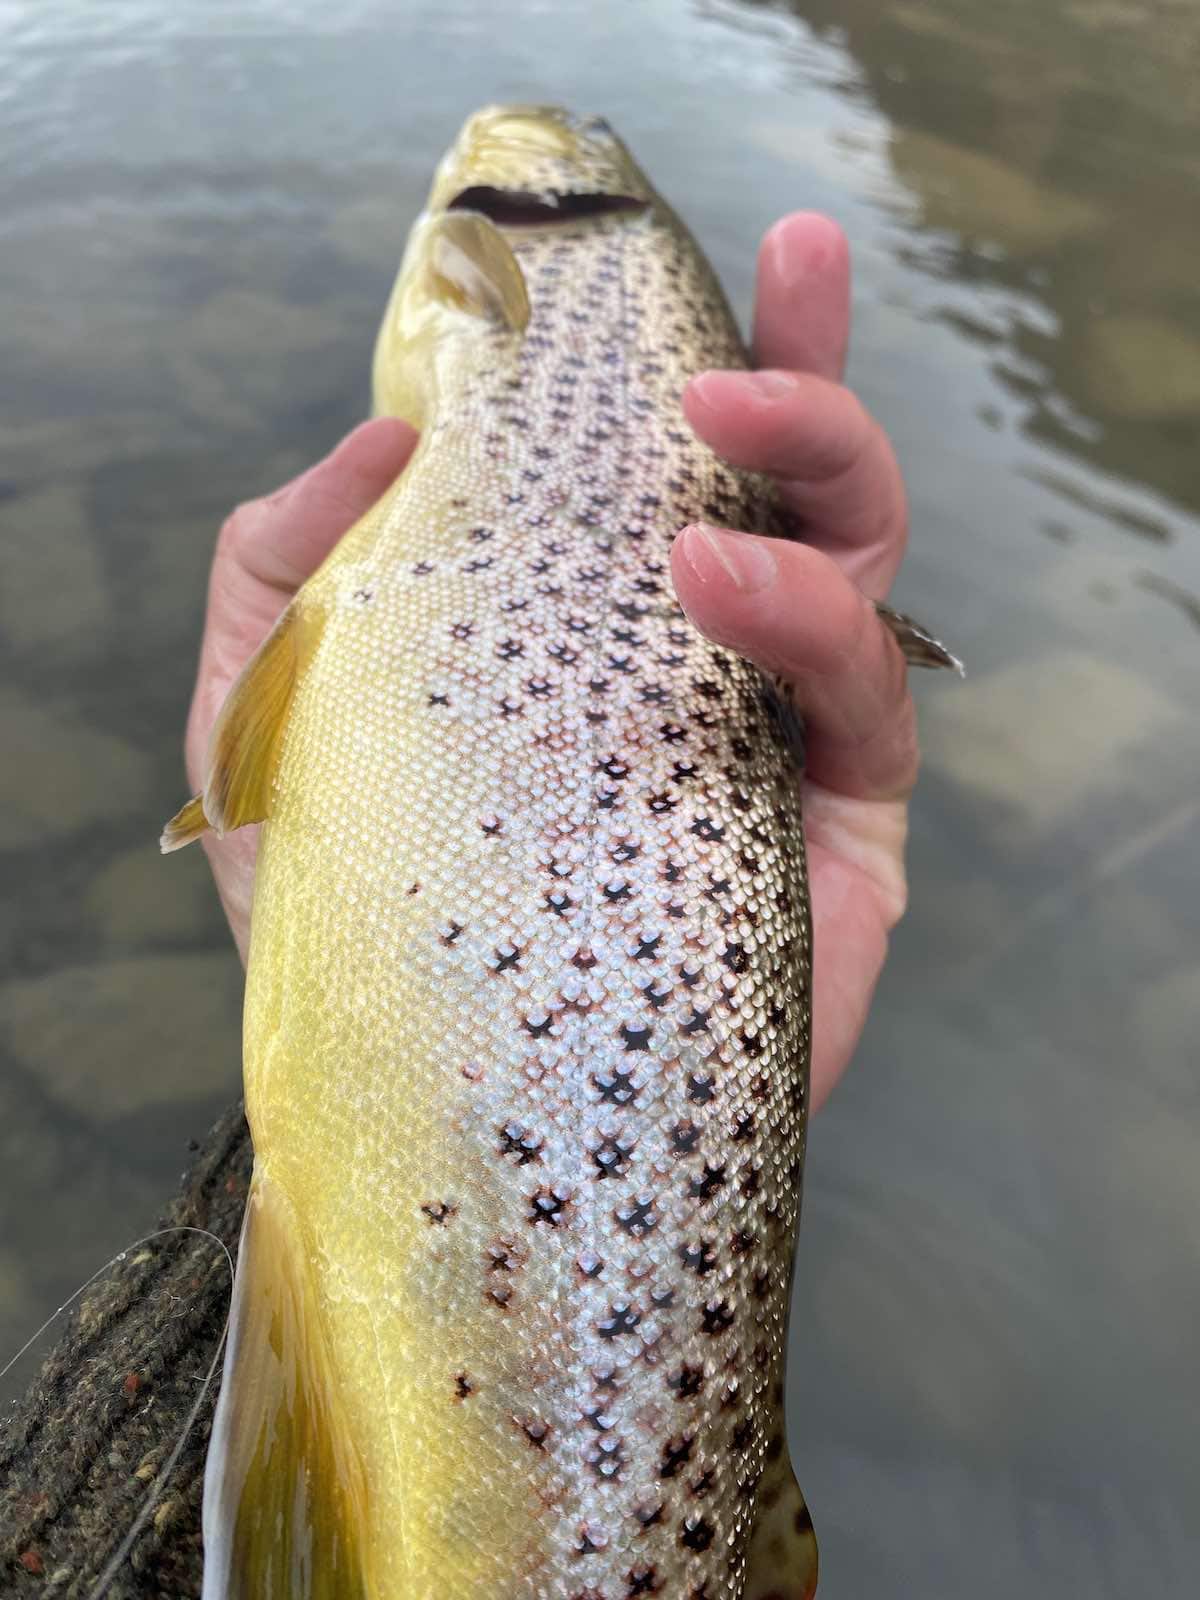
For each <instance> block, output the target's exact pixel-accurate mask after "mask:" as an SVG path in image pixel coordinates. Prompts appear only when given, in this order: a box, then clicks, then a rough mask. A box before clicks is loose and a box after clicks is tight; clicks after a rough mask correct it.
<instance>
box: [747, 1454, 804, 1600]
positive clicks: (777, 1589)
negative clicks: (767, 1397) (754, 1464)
mask: <svg viewBox="0 0 1200 1600" xmlns="http://www.w3.org/2000/svg"><path fill="white" fill-rule="evenodd" d="M755 1506H756V1511H757V1516H756V1521H755V1524H754V1533H753V1535H752V1537H751V1540H750V1551H749V1555H748V1557H747V1562H746V1596H745V1600H812V1597H813V1596H814V1595H815V1594H816V1592H817V1564H818V1563H817V1536H816V1534H815V1533H814V1531H813V1525H812V1518H811V1517H810V1516H809V1514H808V1507H807V1506H806V1505H805V1503H804V1496H803V1495H802V1494H801V1493H800V1485H799V1484H798V1483H797V1482H796V1477H795V1474H794V1473H793V1471H792V1464H791V1462H790V1460H789V1459H788V1452H787V1445H786V1444H785V1443H784V1441H783V1439H782V1438H780V1439H779V1441H778V1453H777V1455H776V1457H775V1459H774V1461H768V1462H767V1466H766V1469H765V1470H764V1472H763V1475H762V1480H761V1482H760V1483H759V1486H758V1495H757V1497H756V1500H755Z"/></svg>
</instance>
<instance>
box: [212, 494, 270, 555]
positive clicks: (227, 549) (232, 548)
mask: <svg viewBox="0 0 1200 1600" xmlns="http://www.w3.org/2000/svg"><path fill="white" fill-rule="evenodd" d="M262 512H263V502H262V501H261V500H243V501H242V502H241V503H240V504H239V505H236V506H234V508H233V510H232V511H231V512H230V513H229V515H228V516H227V517H226V518H225V521H224V522H223V523H222V524H221V531H220V533H219V534H218V535H217V553H218V554H227V555H231V556H234V557H236V556H238V555H239V554H240V553H241V551H242V550H244V549H245V546H246V544H247V543H248V541H249V539H250V536H251V532H252V530H253V529H254V528H255V527H256V526H257V524H258V522H259V520H260V519H261V517H262Z"/></svg>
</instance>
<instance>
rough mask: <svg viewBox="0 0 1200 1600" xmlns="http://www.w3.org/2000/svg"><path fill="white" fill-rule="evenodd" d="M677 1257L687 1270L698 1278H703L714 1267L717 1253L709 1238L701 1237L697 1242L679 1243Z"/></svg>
mask: <svg viewBox="0 0 1200 1600" xmlns="http://www.w3.org/2000/svg"><path fill="white" fill-rule="evenodd" d="M679 1259H680V1261H682V1262H683V1265H684V1266H685V1267H686V1268H687V1269H688V1271H689V1272H694V1273H695V1274H696V1276H697V1277H698V1278H703V1277H704V1276H705V1275H706V1274H707V1273H710V1272H712V1270H713V1269H714V1268H715V1266H716V1264H717V1253H716V1251H715V1250H714V1249H713V1244H712V1240H711V1239H701V1241H700V1243H699V1244H683V1245H680V1247H679Z"/></svg>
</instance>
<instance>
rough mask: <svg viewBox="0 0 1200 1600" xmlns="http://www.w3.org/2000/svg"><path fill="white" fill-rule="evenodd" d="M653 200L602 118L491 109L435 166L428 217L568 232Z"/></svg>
mask: <svg viewBox="0 0 1200 1600" xmlns="http://www.w3.org/2000/svg"><path fill="white" fill-rule="evenodd" d="M655 200H656V196H655V193H654V190H653V189H652V188H651V186H650V183H649V181H648V179H647V178H646V175H645V174H644V173H643V172H642V170H641V168H640V167H639V166H638V165H637V163H636V162H635V161H634V159H633V157H632V156H631V155H630V154H629V151H628V150H627V149H626V148H625V146H624V144H623V143H622V142H621V140H620V139H619V138H618V137H617V135H616V134H615V133H614V132H613V131H612V129H611V128H610V127H609V125H608V123H607V122H606V121H605V120H604V118H603V117H580V116H576V115H574V114H573V113H572V112H570V111H566V110H563V109H562V108H560V107H558V106H486V107H484V109H483V110H481V111H477V112H475V114H474V115H473V116H471V117H469V118H468V119H467V121H466V122H465V123H464V125H463V128H462V131H461V132H460V133H459V135H458V138H457V139H456V140H455V141H454V143H453V145H451V147H450V149H449V150H448V151H447V153H446V155H445V157H444V158H443V160H442V162H441V164H440V165H439V167H438V170H437V174H436V176H435V178H434V182H433V188H432V190H431V192H430V196H429V210H430V211H431V212H438V211H454V210H460V211H475V212H481V213H482V214H483V215H484V216H486V217H488V218H489V219H490V220H491V221H492V222H493V223H495V224H496V226H497V227H500V228H504V229H508V228H530V227H547V226H559V227H561V226H563V225H564V224H574V223H579V222H581V221H584V220H586V219H590V218H595V217H611V216H613V215H614V214H620V213H627V214H629V215H637V214H639V213H642V212H644V211H646V210H647V209H648V208H650V207H651V206H653V204H654V202H655Z"/></svg>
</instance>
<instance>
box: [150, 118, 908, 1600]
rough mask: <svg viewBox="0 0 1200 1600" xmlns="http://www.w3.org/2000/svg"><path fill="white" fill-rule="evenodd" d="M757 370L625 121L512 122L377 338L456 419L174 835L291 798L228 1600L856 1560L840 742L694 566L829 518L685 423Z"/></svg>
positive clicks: (438, 1598)
mask: <svg viewBox="0 0 1200 1600" xmlns="http://www.w3.org/2000/svg"><path fill="white" fill-rule="evenodd" d="M744 361H745V352H744V349H743V346H742V344H741V341H740V339H739V337H738V334H737V331H736V328H735V325H734V322H733V319H732V317H731V315H730V312H729V309H728V306H727V304H726V301H725V299H724V296H723V295H722V292H721V290H720V288H719V286H718V284H717V282H716V280H715V278H714V276H713V274H712V272H711V270H710V268H709V267H708V265H707V264H706V262H705V261H704V258H703V257H702V255H701V254H700V251H699V250H698V248H697V246H696V245H695V243H694V242H693V240H692V239H691V237H690V236H689V234H688V233H687V231H686V230H685V229H684V228H683V226H682V225H681V224H680V222H679V221H678V219H677V218H676V217H675V216H674V214H673V213H672V212H671V211H670V210H669V208H668V207H667V206H666V205H665V204H664V203H663V201H662V200H661V199H660V198H659V197H658V196H657V195H656V194H655V193H654V191H653V190H652V188H651V187H650V185H649V183H648V182H647V180H646V178H645V176H644V175H643V173H642V172H641V171H640V170H639V168H638V167H637V166H636V165H635V164H634V162H633V161H632V159H631V158H630V156H629V155H628V153H627V152H626V150H625V149H624V147H623V146H622V145H621V143H620V142H619V141H618V140H617V139H616V138H615V137H614V135H613V134H612V132H611V131H610V130H609V128H608V127H607V125H606V124H605V123H604V122H603V121H600V120H590V121H589V120H580V119H576V118H574V117H572V116H570V115H568V114H567V113H565V112H562V111H557V110H553V109H547V108H533V107H510V108H492V109H488V110H485V111H482V112H480V113H478V114H477V115H476V116H474V117H472V118H471V119H470V121H469V122H468V123H467V124H466V126H465V128H464V130H463V132H462V133H461V135H460V137H459V139H458V140H457V142H456V143H455V145H454V146H453V148H452V149H451V151H450V153H449V154H448V155H447V157H446V158H445V160H444V161H443V162H442V164H441V166H440V168H439V170H438V173H437V176H436V179H435V182H434V184H433V189H432V193H431V196H430V201H429V207H428V210H427V211H426V212H425V213H424V215H423V216H422V218H421V219H420V220H419V221H418V223H417V224H416V226H415V228H414V230H413V233H412V236H411V239H410V242H409V246H408V249H407V252H406V254H405V258H404V262H403V265H402V268H401V271H400V275H399V278H398V281H397V284H396V288H395V290H394V292H393V295H392V298H391V302H390V304H389V306H388V310H387V314H386V317H385V320H384V323H383V327H382V330H381V332H380V336H379V342H378V346H377V351H376V359H375V403H376V410H377V411H379V412H382V413H389V414H395V415H399V416H402V417H406V418H407V419H409V420H410V421H411V422H412V423H414V424H415V425H416V426H417V427H418V428H419V429H420V430H421V439H420V444H419V447H418V449H417V451H416V453H415V455H414V456H413V458H412V460H411V462H410V464H409V465H408V467H407V468H406V470H405V471H404V472H403V474H402V475H401V476H400V477H399V479H398V480H397V482H396V483H395V484H394V485H393V487H392V488H391V489H390V490H389V491H388V492H387V494H385V495H384V497H383V498H382V499H381V500H380V502H379V503H378V504H377V505H376V506H375V507H374V509H373V510H371V511H370V512H369V513H368V514H367V515H366V516H365V517H363V518H362V520H361V521H360V522H359V523H358V524H357V525H356V526H355V527H354V528H353V529H352V530H351V532H350V533H348V534H347V535H346V537H345V538H344V539H343V540H342V541H341V543H340V544H339V545H338V547H337V549H336V550H335V551H334V552H333V554H332V555H331V556H330V557H329V559H328V560H327V561H326V562H325V564H324V566H323V567H321V569H320V570H319V571H318V572H317V573H316V574H315V575H314V576H313V577H312V578H311V579H310V580H309V581H308V582H307V583H306V584H305V585H304V587H303V588H302V589H301V591H300V592H299V594H298V595H297V596H296V598H295V600H294V601H293V602H292V603H291V604H290V605H289V606H288V608H287V610H286V612H285V613H284V615H283V617H282V618H281V619H280V621H279V623H278V625H277V626H276V628H275V630H274V632H273V633H272V634H271V636H270V638H269V639H268V640H267V642H266V643H265V644H264V645H263V647H262V648H261V650H260V651H259V653H258V655H257V656H256V657H255V658H254V659H253V660H252V661H251V663H250V664H249V666H248V667H247V668H246V670H245V672H244V673H243V675H242V677H241V679H240V680H239V682H238V684H237V685H236V686H235V688H234V690H233V691H232V693H231V695H230V697H229V700H228V702H227V704H226V707H225V709H224V711H223V712H222V714H221V718H220V721H219V723H218V725H217V728H216V731H215V733H214V736H213V742H212V747H211V769H210V772H209V776H208V781H207V786H206V788H205V790H204V793H203V795H202V796H198V797H197V798H196V799H195V800H194V801H192V802H191V803H190V804H189V805H188V806H187V807H185V808H184V810H183V811H182V812H181V813H180V815H179V817H177V818H176V819H175V820H174V822H173V823H172V824H170V825H169V827H168V830H167V833H166V834H165V835H164V847H165V848H173V847H175V846H176V845H179V844H183V843H186V842H187V841H188V840H189V839H190V838H193V837H195V836H196V835H197V834H198V833H199V832H201V831H203V829H204V828H205V827H206V826H209V825H211V826H212V827H214V828H216V829H218V830H221V831H224V830H226V829H230V828H235V827H239V826H241V825H242V824H243V823H246V822H251V821H259V820H263V819H265V821H266V826H265V827H264V829H263V833H262V846H261V852H260V856H259V864H258V876H257V882H256V888H255V900H254V914H253V930H252V939H251V948H250V958H249V968H248V974H247V990H246V1014H245V1085H246V1107H247V1113H248V1116H249V1120H250V1125H251V1129H252V1131H253V1136H254V1147H255V1152H256V1165H255V1174H254V1181H253V1186H252V1190H251V1194H250V1198H249V1204H248V1208H247V1217H246V1224H245V1232H244V1235H243V1242H242V1250H241V1259H240V1262H239V1267H238V1277H237V1288H236V1295H235V1304H234V1311H233V1317H232V1331H231V1340H230V1346H229V1350H228V1354H227V1360H226V1367H225V1377H224V1384H223V1389H222V1393H221V1399H220V1406H219V1410H218V1415H217V1421H216V1425H215V1431H214V1438H213V1443H212V1446H211V1448H210V1453H209V1462H208V1475H207V1484H206V1493H205V1508H204V1533H205V1547H206V1552H207V1559H206V1568H205V1581H204V1595H205V1597H206V1600H225V1597H238V1600H242V1597H246V1600H264V1597H275V1596H288V1597H301V1596H302V1597H314V1600H326V1597H329V1600H332V1597H337V1600H353V1597H364V1600H518V1597H519V1600H626V1597H632V1596H636V1595H659V1596H662V1597H664V1600H766V1597H768V1596H773V1597H775V1600H800V1597H807V1596H810V1595H811V1594H812V1593H813V1591H814V1589H815V1585H816V1563H817V1557H816V1546H815V1542H814V1539H813V1534H812V1527H811V1523H810V1521H809V1519H808V1514H807V1512H806V1510H805V1507H804V1501H803V1499H802V1498H801V1495H800V1492H799V1490H798V1489H797V1487H796V1483H795V1480H794V1478H793V1476H792V1471H791V1467H790V1465H789V1460H788V1450H787V1444H786V1440H785V1434H784V1423H783V1409H782V1398H783V1388H782V1361H783V1354H784V1341H785V1329H786V1323H787V1310H788V1295H789V1277H790V1268H791V1260H792V1253H793V1243H794V1237H795V1230H796V1222H797V1217H798V1213H799V1208H800V1187H801V1175H802V1168H803V1157H804V1136H805V1110H806V1095H807V1081H808V1058H809V1039H810V1027H811V1013H810V970H811V947H810V932H809V907H808V893H807V884H806V878H805V863H804V836H803V829H802V825H801V816H800V802H799V790H798V783H797V764H798V749H797V743H796V739H795V737H794V728H793V726H792V725H791V723H790V719H789V717H788V715H787V714H786V713H783V712H781V709H780V707H779V705H778V703H777V701H776V699H775V696H774V694H773V693H772V691H771V689H770V686H769V685H767V684H766V683H765V682H764V681H763V680H762V679H761V677H760V676H759V674H758V673H757V672H756V671H755V670H754V669H753V668H751V667H750V666H748V665H747V664H746V663H745V662H743V661H741V660H740V659H738V657H736V656H735V655H733V654H731V653H730V652H728V651H727V650H724V649H722V648H719V647H718V646H716V645H714V644H711V643H709V642H708V641H707V640H706V639H704V638H703V637H702V636H701V635H700V634H699V633H698V632H697V631H696V630H695V629H694V628H693V627H692V626H691V624H690V623H689V622H688V621H687V619H686V617H685V616H684V614H683V612H682V611H681V609H680V607H679V605H678V604H677V602H676V600H675V598H674V595H673V592H672V588H671V584H670V579H669V576H668V551H669V548H670V545H671V541H672V539H673V538H674V536H675V534H676V532H677V531H678V529H679V528H680V527H682V526H683V525H684V524H685V523H687V522H689V521H693V520H695V519H697V518H705V519H708V520H710V521H713V522H716V523H721V524H725V525H730V526H733V527H740V528H744V529H758V530H766V531H772V532H776V533H783V532H785V531H786V529H785V527H784V524H783V521H782V519H781V516H780V514H779V512H778V510H777V509H776V507H775V505H774V502H773V500H772V498H771V494H770V492H769V490H768V487H767V485H766V484H765V483H763V482H762V481H759V480H756V479H753V478H751V477H748V476H746V475H744V474H741V473H738V472H735V471H733V470H731V469H730V468H729V467H727V466H725V465H723V464H722V463H721V462H719V461H718V460H717V459H716V458H715V457H714V456H713V455H712V454H711V453H710V452H709V451H708V450H707V449H705V448H704V447H703V446H702V445H701V444H699V443H698V442H697V440H696V439H695V437H694V436H693V435H692V433H691V431H690V429H689V428H688V427H687V425H686V423H685V421H684V419H683V416H682V413H681V410H680V394H681V391H682V388H683V386H684V383H685V381H686V379H687V378H688V377H689V376H691V375H692V374H693V373H695V372H698V371H700V370H701V369H703V368H705V367H710V366H716V367H731V366H738V365H741V364H743V363H744ZM909 643H910V645H911V643H912V641H911V639H910V641H909ZM917 653H919V651H918V652H917Z"/></svg>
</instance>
